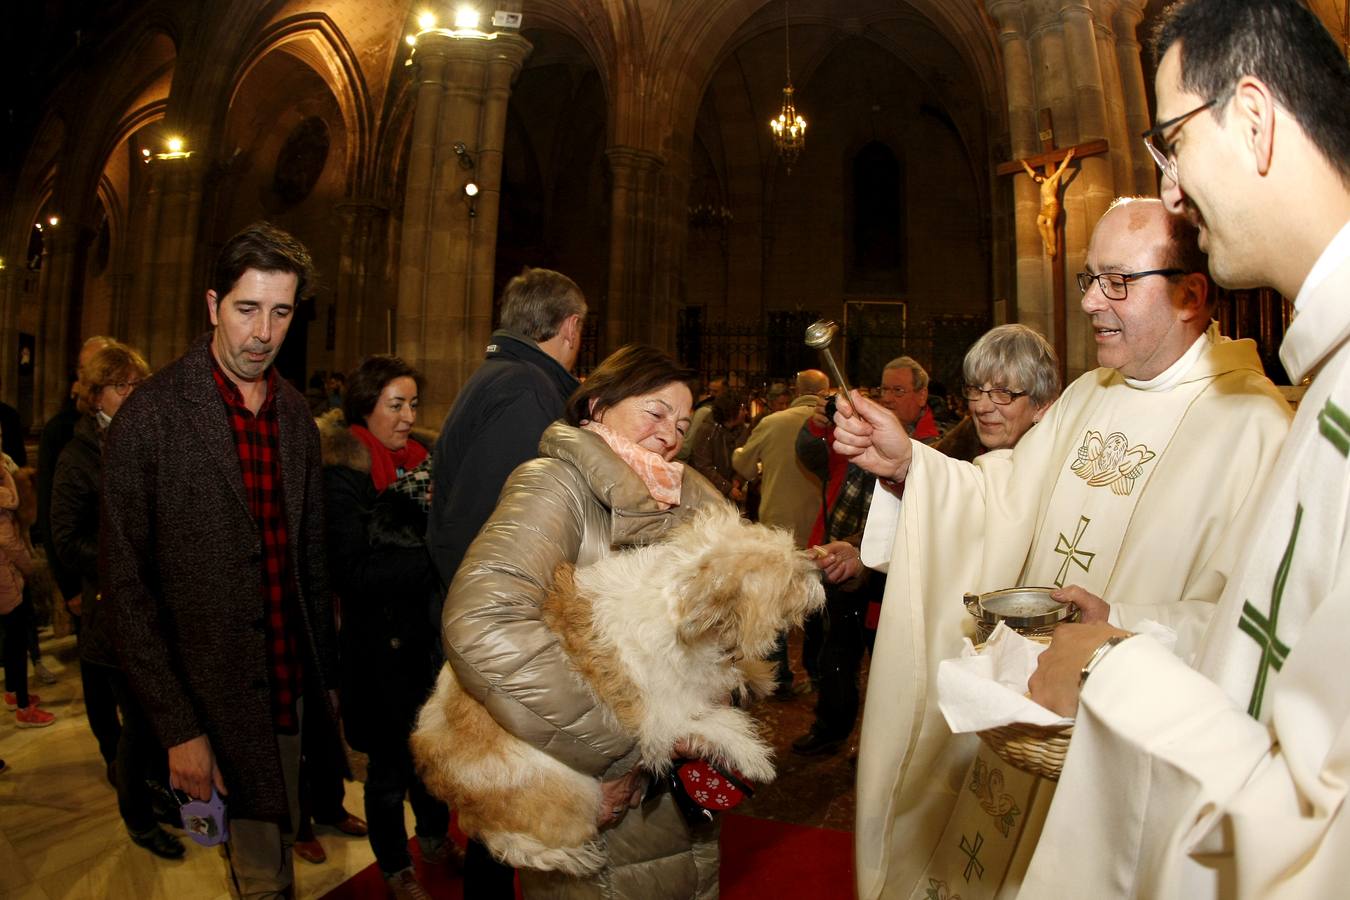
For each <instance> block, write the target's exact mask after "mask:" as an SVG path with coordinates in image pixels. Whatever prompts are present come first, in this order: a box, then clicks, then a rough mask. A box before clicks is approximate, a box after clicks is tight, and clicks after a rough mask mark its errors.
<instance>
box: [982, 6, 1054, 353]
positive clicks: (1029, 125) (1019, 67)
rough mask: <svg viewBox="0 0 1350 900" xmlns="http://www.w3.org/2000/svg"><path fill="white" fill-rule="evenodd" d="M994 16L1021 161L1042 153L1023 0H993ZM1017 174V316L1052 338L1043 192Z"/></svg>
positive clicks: (1012, 140)
mask: <svg viewBox="0 0 1350 900" xmlns="http://www.w3.org/2000/svg"><path fill="white" fill-rule="evenodd" d="M989 14H990V15H991V16H993V17H994V20H995V21H996V22H997V23H998V28H999V31H998V40H999V45H1000V47H1001V48H1002V51H1003V52H1002V54H1001V56H1002V58H1003V80H1004V90H1005V92H1006V93H1007V101H1008V138H1009V144H1010V149H1011V151H1012V155H1013V157H1014V158H1018V159H1022V158H1025V157H1028V156H1032V155H1034V154H1036V153H1039V152H1040V147H1041V144H1040V139H1039V137H1038V135H1037V130H1036V115H1037V102H1036V80H1035V75H1034V74H1033V73H1032V68H1031V51H1030V48H1029V46H1028V44H1027V38H1026V33H1025V32H1024V31H1023V12H1022V4H1021V2H1020V0H993V2H991V3H990V4H989ZM1012 178H1013V182H1012V183H1013V205H1014V207H1015V213H1014V217H1015V218H1014V237H1015V241H1016V249H1015V258H1016V262H1015V266H1016V300H1015V303H1016V307H1017V308H1016V311H1015V312H1016V315H1015V318H1016V320H1017V321H1019V322H1023V323H1025V324H1027V325H1029V326H1031V327H1032V328H1035V329H1037V330H1038V331H1040V332H1042V333H1044V334H1046V335H1048V336H1050V337H1051V338H1052V339H1053V334H1052V328H1051V325H1052V323H1053V322H1054V315H1053V312H1052V311H1051V309H1050V297H1051V293H1050V280H1049V269H1048V268H1047V266H1046V265H1045V259H1044V257H1045V252H1044V250H1043V249H1042V246H1041V236H1040V232H1039V231H1037V229H1036V214H1037V212H1039V211H1040V192H1039V191H1038V190H1037V188H1036V183H1035V182H1033V181H1032V180H1031V179H1030V178H1027V177H1025V176H1020V175H1015V176H1012Z"/></svg>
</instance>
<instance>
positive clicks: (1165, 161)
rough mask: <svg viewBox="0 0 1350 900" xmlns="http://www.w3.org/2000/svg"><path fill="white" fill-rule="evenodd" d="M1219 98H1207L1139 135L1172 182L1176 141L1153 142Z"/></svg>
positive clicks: (1175, 168) (1174, 178) (1174, 180)
mask: <svg viewBox="0 0 1350 900" xmlns="http://www.w3.org/2000/svg"><path fill="white" fill-rule="evenodd" d="M1220 99H1221V98H1219V97H1214V98H1213V99H1211V100H1207V101H1206V102H1204V103H1202V104H1200V105H1199V106H1197V107H1196V108H1195V109H1193V110H1191V111H1190V112H1188V113H1182V114H1181V115H1179V116H1177V117H1176V118H1174V119H1168V120H1167V121H1166V122H1159V123H1158V124H1157V125H1154V126H1153V127H1152V128H1150V129H1149V130H1148V131H1145V132H1144V133H1143V134H1142V135H1140V137H1142V138H1143V139H1144V146H1145V147H1146V148H1148V155H1149V156H1151V157H1153V162H1154V163H1156V164H1157V166H1158V168H1159V169H1161V170H1162V173H1163V174H1164V175H1166V176H1167V177H1168V178H1169V179H1171V180H1172V181H1173V182H1174V183H1175V182H1176V181H1177V157H1176V154H1174V153H1173V152H1172V149H1173V147H1174V146H1175V145H1176V141H1172V142H1171V143H1168V144H1164V145H1163V146H1161V147H1159V146H1158V145H1157V144H1156V143H1154V141H1156V140H1159V139H1161V138H1162V136H1163V135H1164V134H1165V133H1166V132H1167V131H1168V130H1169V129H1171V128H1173V127H1174V126H1177V125H1183V124H1185V123H1186V120H1188V119H1189V118H1190V117H1191V116H1193V115H1195V114H1197V113H1202V112H1204V111H1205V110H1207V109H1209V108H1210V107H1211V106H1213V105H1214V104H1216V103H1218V102H1219V100H1220Z"/></svg>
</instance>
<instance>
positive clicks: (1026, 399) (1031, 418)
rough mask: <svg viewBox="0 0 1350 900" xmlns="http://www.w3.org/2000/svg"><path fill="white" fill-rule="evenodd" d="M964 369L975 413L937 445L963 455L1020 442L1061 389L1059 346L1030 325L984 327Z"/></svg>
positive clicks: (963, 392)
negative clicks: (985, 329) (1052, 344)
mask: <svg viewBox="0 0 1350 900" xmlns="http://www.w3.org/2000/svg"><path fill="white" fill-rule="evenodd" d="M961 374H962V377H963V379H964V384H963V385H962V387H961V395H962V396H963V397H964V398H965V399H966V404H967V406H968V407H969V410H970V414H969V416H967V418H966V419H964V420H962V421H961V422H960V423H959V424H957V425H956V427H954V428H953V429H952V430H951V431H950V432H948V433H947V435H945V436H944V437H943V439H942V441H941V442H940V443H939V444H938V445H937V449H939V450H942V451H943V452H945V453H947V455H949V456H955V457H958V458H965V459H968V458H970V457H972V456H976V455H978V454H979V453H981V452H983V451H984V450H1002V449H1011V448H1012V447H1014V446H1016V444H1017V442H1018V441H1019V440H1021V438H1022V435H1024V434H1026V433H1027V430H1028V429H1030V428H1031V426H1032V425H1035V424H1036V423H1037V422H1039V421H1040V420H1041V416H1043V415H1045V412H1046V410H1048V409H1049V408H1050V404H1051V403H1053V402H1054V401H1055V398H1056V397H1058V396H1059V392H1060V382H1059V361H1058V359H1057V358H1056V357H1055V351H1054V348H1052V347H1051V346H1050V342H1049V341H1047V340H1046V339H1045V337H1044V336H1043V335H1042V334H1041V333H1040V332H1038V331H1036V330H1034V329H1031V328H1028V327H1027V326H1025V325H1016V324H1013V325H1000V326H998V327H997V328H992V329H990V330H989V331H987V332H985V334H984V335H983V336H982V337H981V338H980V339H979V340H978V341H976V342H975V343H974V344H973V345H972V346H971V348H970V350H968V351H967V352H966V358H965V361H964V363H963V364H962V366H961ZM972 436H973V437H974V439H975V440H972V439H971V438H972ZM976 442H978V445H979V446H975V444H976Z"/></svg>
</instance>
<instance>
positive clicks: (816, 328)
mask: <svg viewBox="0 0 1350 900" xmlns="http://www.w3.org/2000/svg"><path fill="white" fill-rule="evenodd" d="M838 333H839V326H838V325H836V324H835V323H833V322H831V321H830V320H829V319H820V320H818V321H815V322H812V323H811V324H810V325H808V326H806V346H808V347H810V348H811V349H812V350H819V351H820V355H821V356H822V357H824V359H825V367H826V368H828V369H829V370H830V374H831V375H832V376H834V383H835V384H837V385H839V390H840V398H841V400H842V401H843V402H844V403H846V404H848V414H849V415H850V416H851V415H853V398H852V397H850V396H849V391H850V390H851V389H850V388H849V386H848V379H846V378H845V377H844V373H843V372H842V371H840V369H839V364H838V363H837V362H835V361H834V354H833V353H831V352H830V345H831V344H833V343H834V338H835V335H837V334H838Z"/></svg>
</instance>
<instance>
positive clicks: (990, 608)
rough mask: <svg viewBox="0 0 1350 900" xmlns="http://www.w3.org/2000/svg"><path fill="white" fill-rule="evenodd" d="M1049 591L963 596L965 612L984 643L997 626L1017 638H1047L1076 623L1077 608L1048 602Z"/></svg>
mask: <svg viewBox="0 0 1350 900" xmlns="http://www.w3.org/2000/svg"><path fill="white" fill-rule="evenodd" d="M1053 590H1055V588H1052V587H1016V588H1004V589H1003V590H1001V591H990V592H989V593H987V594H966V596H965V604H966V611H967V612H969V613H970V614H971V615H972V616H974V617H975V631H976V635H977V636H978V637H979V642H980V643H983V642H984V641H986V640H988V639H989V635H991V634H993V632H994V628H995V627H997V626H998V623H999V622H1004V623H1006V624H1007V626H1008V627H1009V628H1011V629H1013V630H1014V631H1016V632H1019V633H1020V634H1023V635H1026V636H1028V637H1031V636H1033V635H1048V634H1050V633H1051V632H1052V631H1054V630H1055V626H1056V625H1059V624H1060V623H1061V622H1076V621H1078V607H1076V606H1074V605H1073V604H1071V603H1060V602H1059V601H1057V600H1052V599H1050V592H1051V591H1053Z"/></svg>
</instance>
